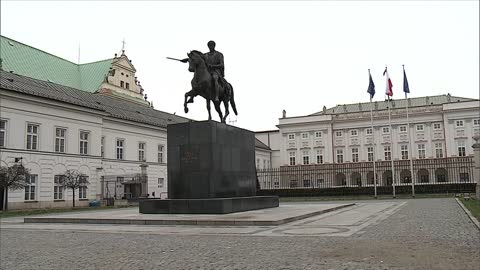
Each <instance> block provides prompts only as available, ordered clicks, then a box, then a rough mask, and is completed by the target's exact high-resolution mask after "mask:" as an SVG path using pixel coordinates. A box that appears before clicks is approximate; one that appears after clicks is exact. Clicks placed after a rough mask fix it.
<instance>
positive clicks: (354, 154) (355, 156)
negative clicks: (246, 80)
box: [352, 148, 358, 162]
mask: <svg viewBox="0 0 480 270" xmlns="http://www.w3.org/2000/svg"><path fill="white" fill-rule="evenodd" d="M352 162H358V148H352Z"/></svg>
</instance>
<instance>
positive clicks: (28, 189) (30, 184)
mask: <svg viewBox="0 0 480 270" xmlns="http://www.w3.org/2000/svg"><path fill="white" fill-rule="evenodd" d="M37 180H38V175H35V174H30V175H27V177H25V201H35V193H36V187H37Z"/></svg>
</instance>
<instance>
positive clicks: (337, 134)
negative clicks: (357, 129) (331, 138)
mask: <svg viewBox="0 0 480 270" xmlns="http://www.w3.org/2000/svg"><path fill="white" fill-rule="evenodd" d="M335 136H337V137H342V136H343V134H342V132H341V131H335Z"/></svg>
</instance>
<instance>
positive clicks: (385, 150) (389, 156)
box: [383, 145, 392, 160]
mask: <svg viewBox="0 0 480 270" xmlns="http://www.w3.org/2000/svg"><path fill="white" fill-rule="evenodd" d="M383 153H384V154H385V160H392V149H391V148H390V145H385V146H384V147H383Z"/></svg>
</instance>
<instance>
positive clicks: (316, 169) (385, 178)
mask: <svg viewBox="0 0 480 270" xmlns="http://www.w3.org/2000/svg"><path fill="white" fill-rule="evenodd" d="M393 163H394V165H393V167H394V168H393V171H394V177H392V162H391V161H377V162H375V165H376V174H377V187H379V188H380V189H381V190H384V192H389V190H390V189H392V190H393V188H394V187H399V188H398V190H399V191H405V192H407V190H408V188H402V187H411V186H412V176H411V172H410V161H409V160H395V161H394V162H393ZM473 165H474V162H473V157H451V158H436V159H417V160H413V185H414V186H415V188H416V187H417V186H419V187H421V186H424V188H423V189H422V188H420V189H419V190H425V189H427V186H437V188H434V189H436V190H442V189H441V188H439V187H440V186H444V187H449V188H450V187H452V185H453V186H457V188H459V189H471V186H474V185H475V179H473V175H474V173H473V168H474V166H473ZM257 177H258V182H259V185H260V190H280V189H282V190H285V189H317V190H322V189H342V188H343V189H345V188H348V190H349V192H351V193H355V190H365V188H373V187H374V172H373V162H358V163H339V164H311V165H297V166H283V167H280V168H272V169H258V170H257ZM466 184H467V185H466ZM382 188H383V189H382ZM363 192H364V191H363Z"/></svg>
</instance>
